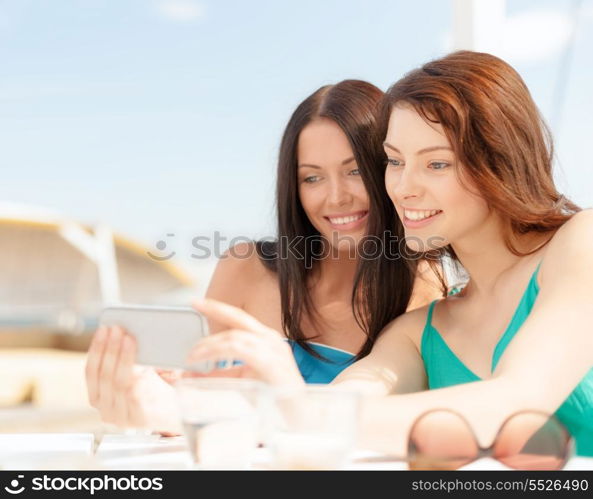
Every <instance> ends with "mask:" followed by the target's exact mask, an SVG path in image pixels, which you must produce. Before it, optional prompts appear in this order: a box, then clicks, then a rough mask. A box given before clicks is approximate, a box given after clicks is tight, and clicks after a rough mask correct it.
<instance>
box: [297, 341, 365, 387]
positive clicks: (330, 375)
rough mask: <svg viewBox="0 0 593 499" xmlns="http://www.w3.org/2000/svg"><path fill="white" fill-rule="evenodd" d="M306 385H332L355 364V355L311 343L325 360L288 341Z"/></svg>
mask: <svg viewBox="0 0 593 499" xmlns="http://www.w3.org/2000/svg"><path fill="white" fill-rule="evenodd" d="M287 341H288V343H289V344H290V346H291V347H292V353H293V354H294V358H295V360H296V363H297V365H298V366H299V371H300V372H301V375H302V376H303V378H304V380H305V383H330V382H331V381H332V380H333V379H334V378H335V377H336V376H337V375H338V374H340V372H342V371H343V370H344V369H346V368H347V367H348V366H349V365H350V364H352V362H354V357H355V356H354V355H353V354H351V353H350V352H346V351H345V350H340V349H339V348H333V347H330V346H327V345H322V344H321V343H313V342H309V345H310V346H311V348H312V349H313V350H314V351H315V352H317V353H318V354H320V355H322V356H323V357H324V358H325V359H327V360H323V359H319V358H317V357H315V356H314V355H311V354H310V353H309V352H307V351H306V350H305V349H304V348H303V347H302V346H300V345H299V344H298V343H295V342H294V341H292V340H287Z"/></svg>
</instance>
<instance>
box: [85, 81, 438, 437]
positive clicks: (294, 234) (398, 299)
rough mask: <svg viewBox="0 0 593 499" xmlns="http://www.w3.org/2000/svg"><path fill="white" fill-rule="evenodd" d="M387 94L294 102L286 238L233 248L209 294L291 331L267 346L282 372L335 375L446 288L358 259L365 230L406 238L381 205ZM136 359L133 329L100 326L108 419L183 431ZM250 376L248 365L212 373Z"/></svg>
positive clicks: (282, 234)
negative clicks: (137, 371)
mask: <svg viewBox="0 0 593 499" xmlns="http://www.w3.org/2000/svg"><path fill="white" fill-rule="evenodd" d="M382 97H383V92H381V91H380V90H379V89H378V88H377V87H375V86H374V85H371V84H370V83H367V82H364V81H358V80H345V81H342V82H340V83H338V84H336V85H328V86H324V87H321V88H320V89H318V90H317V91H316V92H314V93H313V94H312V95H311V96H309V97H308V98H307V99H305V100H304V101H303V102H302V103H301V104H300V105H299V106H298V107H297V109H296V110H295V112H294V113H293V115H292V116H291V118H290V120H289V122H288V125H287V127H286V130H285V132H284V136H283V139H282V144H281V147H280V156H279V161H278V180H277V189H276V193H277V210H278V238H277V240H276V241H274V242H258V243H251V244H241V245H237V246H235V247H233V248H231V249H230V250H229V251H227V253H226V254H225V255H224V257H223V258H222V259H221V260H220V262H219V264H218V266H217V268H216V270H215V273H214V276H213V277H212V280H211V283H210V286H209V288H208V291H207V297H208V298H214V299H217V300H220V301H223V302H225V303H227V304H230V305H233V306H235V307H237V308H239V309H242V310H243V311H244V312H245V313H248V314H251V315H252V316H253V317H255V318H256V319H257V320H258V321H260V322H261V323H262V324H265V325H266V327H269V328H271V329H274V330H277V331H282V332H283V334H282V338H283V339H288V342H286V341H283V342H282V343H281V344H280V345H279V346H278V349H277V351H276V350H273V351H269V352H267V351H266V350H262V351H261V352H259V353H260V355H262V356H264V357H265V356H266V355H270V356H272V357H275V356H277V357H278V358H280V359H283V358H284V356H285V355H287V354H288V355H290V357H291V362H289V363H287V364H285V365H283V369H282V371H283V372H281V373H280V376H282V377H283V378H284V379H290V378H293V377H295V376H296V377H298V378H299V379H305V380H306V381H307V382H310V383H329V382H330V381H331V380H332V379H333V378H334V377H335V376H336V375H337V374H339V373H340V372H341V371H342V370H343V369H344V368H346V367H347V366H348V365H350V364H351V363H352V362H353V361H354V360H356V359H358V358H362V357H364V356H365V355H367V354H368V352H370V350H371V348H372V345H373V343H374V341H375V340H376V338H377V336H378V334H379V332H380V331H381V330H382V329H383V328H384V327H385V325H387V324H388V323H389V322H390V321H391V320H393V319H394V318H395V317H397V316H398V315H401V314H402V313H404V312H405V311H406V309H409V308H413V307H416V306H420V305H423V304H425V303H428V301H429V300H430V299H431V298H435V297H437V296H440V295H441V294H442V293H441V292H440V290H439V284H440V283H438V284H437V283H436V282H435V281H434V279H433V280H432V281H430V280H428V278H426V279H427V280H426V281H425V277H424V274H423V277H422V278H420V279H417V280H416V282H414V277H415V275H416V264H415V262H404V260H403V259H397V258H396V259H394V260H387V259H384V258H380V255H375V256H377V257H379V258H375V260H376V263H375V264H374V265H373V268H372V270H371V271H368V272H367V271H365V270H364V269H363V268H362V267H361V265H360V262H361V258H360V257H359V248H360V245H361V243H362V241H363V240H364V238H365V236H374V237H375V238H380V239H381V238H385V237H386V235H385V233H384V231H383V228H384V227H390V228H391V229H392V230H395V232H396V234H397V235H398V236H400V237H401V236H402V235H403V230H402V226H401V223H400V222H399V221H398V219H397V217H396V215H395V213H394V212H393V210H392V209H391V208H389V206H386V205H385V203H383V202H381V203H380V204H379V203H378V202H377V200H382V199H383V198H385V186H384V182H383V170H384V153H383V151H382V147H381V137H380V135H379V134H378V126H377V117H378V112H379V107H378V104H379V103H380V101H381V98H382ZM365 268H366V267H365ZM428 275H432V274H430V273H428ZM413 287H414V294H412V288H413ZM209 323H210V330H211V332H212V333H217V332H219V331H220V330H221V329H224V328H225V324H220V323H218V322H217V321H216V319H215V318H210V320H209ZM188 353H189V352H188ZM134 356H135V353H134V345H133V342H132V339H131V337H129V336H128V335H126V334H123V333H122V331H120V330H119V329H118V328H110V329H109V330H100V331H99V332H98V334H97V335H96V337H95V338H94V340H93V343H92V344H91V347H90V349H89V355H88V361H87V385H88V390H89V398H90V400H91V403H92V404H93V405H94V406H95V407H96V408H98V409H99V411H100V412H101V416H102V417H103V419H104V420H105V421H107V422H111V423H115V424H119V425H123V426H143V427H150V428H152V429H159V430H164V429H171V428H176V427H177V426H178V421H177V416H176V414H175V411H174V410H173V408H174V407H175V403H174V394H173V391H172V389H171V387H169V386H168V385H167V383H165V382H164V381H163V379H161V378H160V377H159V376H157V374H156V373H155V371H154V370H144V371H142V374H141V375H140V376H134V375H133V371H134V369H133V362H134ZM273 362H275V359H273ZM250 374H251V367H250V365H249V363H246V364H244V365H241V366H235V367H231V368H228V369H224V370H222V369H219V370H217V371H215V372H213V373H212V375H218V376H220V375H224V376H249V375H250Z"/></svg>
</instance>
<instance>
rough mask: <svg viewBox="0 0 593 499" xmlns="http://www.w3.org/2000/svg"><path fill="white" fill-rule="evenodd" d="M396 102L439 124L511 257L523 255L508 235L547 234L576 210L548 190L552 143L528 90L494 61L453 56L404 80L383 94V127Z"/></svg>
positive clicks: (478, 56) (504, 65)
mask: <svg viewBox="0 0 593 499" xmlns="http://www.w3.org/2000/svg"><path fill="white" fill-rule="evenodd" d="M398 103H399V104H401V103H407V104H409V105H411V106H412V107H413V108H414V109H415V110H416V111H417V112H418V113H419V114H420V115H421V116H423V117H424V118H425V119H426V120H428V121H431V122H433V123H439V124H440V125H442V127H443V128H444V130H445V134H446V135H447V138H448V139H449V142H450V144H451V147H452V148H453V150H454V152H455V155H456V157H457V159H458V160H459V161H460V162H461V164H463V166H464V173H465V174H466V175H467V177H468V178H469V179H470V180H471V181H473V183H474V185H476V186H477V188H478V189H479V191H480V194H481V195H482V196H483V197H484V198H485V200H486V201H487V202H488V204H489V206H490V207H491V209H492V210H495V211H496V212H497V213H498V214H499V215H500V216H501V218H502V220H503V221H504V222H505V224H506V227H507V229H506V230H505V235H504V237H505V241H506V244H507V246H508V247H509V249H510V250H511V251H512V252H513V253H515V254H517V255H522V254H524V253H521V252H519V251H518V250H517V248H516V247H515V246H514V244H513V235H518V234H525V233H528V232H532V231H538V232H550V231H554V230H556V229H558V228H559V227H560V226H561V225H562V224H564V223H565V222H566V221H567V220H568V219H569V218H570V217H571V216H572V215H573V214H574V213H576V212H578V211H579V210H580V208H579V207H578V206H577V205H575V204H574V203H572V202H571V201H570V200H568V199H567V198H565V197H564V196H563V195H562V194H560V193H559V192H558V191H557V189H556V186H555V185H554V179H553V176H552V159H553V145H552V138H551V135H550V132H549V129H548V127H547V126H546V124H545V123H544V121H543V119H542V116H541V114H540V112H539V110H538V109H537V107H536V105H535V103H534V101H533V99H532V98H531V95H530V93H529V90H528V89H527V86H526V85H525V83H524V82H523V80H522V79H521V77H520V76H519V74H518V73H517V72H516V71H515V70H514V69H513V68H512V67H511V66H510V65H509V64H507V63H506V62H504V61H503V60H501V59H499V58H498V57H495V56H493V55H490V54H485V53H479V52H470V51H459V52H454V53H452V54H449V55H447V56H446V57H443V58H440V59H436V60H434V61H431V62H428V63H427V64H424V65H423V66H422V67H421V68H419V69H415V70H413V71H412V72H410V73H408V74H407V75H406V76H404V77H403V78H402V79H401V80H399V81H398V82H396V83H395V84H394V85H393V86H392V87H391V88H390V89H389V90H388V91H387V93H386V96H385V101H384V104H385V105H384V124H385V125H386V123H387V120H388V117H389V114H391V110H392V109H393V107H394V106H396V105H397V104H398ZM385 128H386V127H385ZM534 251H535V250H534ZM527 254H529V253H527Z"/></svg>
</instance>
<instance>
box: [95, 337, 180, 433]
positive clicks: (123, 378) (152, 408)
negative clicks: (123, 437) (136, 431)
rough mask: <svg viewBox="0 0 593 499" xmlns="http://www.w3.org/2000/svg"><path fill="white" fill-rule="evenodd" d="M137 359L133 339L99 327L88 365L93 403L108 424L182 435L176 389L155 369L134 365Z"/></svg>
mask: <svg viewBox="0 0 593 499" xmlns="http://www.w3.org/2000/svg"><path fill="white" fill-rule="evenodd" d="M135 359H136V342H135V340H134V337H132V336H131V335H129V334H126V332H125V331H124V330H123V329H122V328H121V327H119V326H110V327H108V326H102V327H100V328H99V329H98V330H97V332H96V333H95V335H94V337H93V340H92V343H91V346H90V348H89V351H88V357H87V364H86V381H87V390H88V396H89V402H90V404H91V405H92V406H93V407H95V408H96V409H97V410H98V411H99V413H100V415H101V419H102V420H103V421H105V422H107V423H112V424H115V425H117V426H121V427H132V428H146V429H151V430H156V431H159V432H162V433H166V434H178V433H180V432H181V424H180V421H179V415H178V413H177V401H176V394H175V391H174V388H173V387H172V386H171V385H170V384H169V383H168V382H167V381H166V380H165V379H163V378H162V377H161V376H159V374H158V373H157V372H156V370H155V369H154V368H152V367H144V366H137V365H135Z"/></svg>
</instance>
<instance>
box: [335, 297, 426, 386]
mask: <svg viewBox="0 0 593 499" xmlns="http://www.w3.org/2000/svg"><path fill="white" fill-rule="evenodd" d="M426 313H427V310H426V307H423V308H421V309H416V310H414V311H413V312H408V313H406V314H404V315H402V316H400V317H398V318H397V319H395V320H394V321H393V322H392V323H391V324H389V325H388V326H387V327H386V328H385V330H384V331H383V332H382V333H381V335H380V336H379V338H378V339H377V341H376V342H375V344H374V346H373V350H372V351H371V353H370V354H369V355H367V356H366V357H364V358H363V359H361V360H359V361H358V362H356V363H354V364H353V365H352V366H350V367H348V368H347V369H345V370H344V371H342V372H341V373H340V374H339V375H338V376H337V377H336V378H335V379H334V381H333V382H332V383H333V384H338V383H339V384H340V386H343V387H345V388H351V389H353V390H356V391H358V392H361V393H363V394H365V395H375V396H381V395H383V396H385V395H390V394H394V393H411V392H418V391H422V390H426V389H427V380H426V372H425V370H424V363H423V361H422V357H421V355H420V352H419V350H418V347H417V346H416V343H415V342H414V341H413V340H412V339H411V337H410V336H409V334H410V333H413V334H414V336H416V337H420V335H421V333H422V331H421V330H422V327H423V325H424V322H425V320H426ZM418 343H419V341H418Z"/></svg>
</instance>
